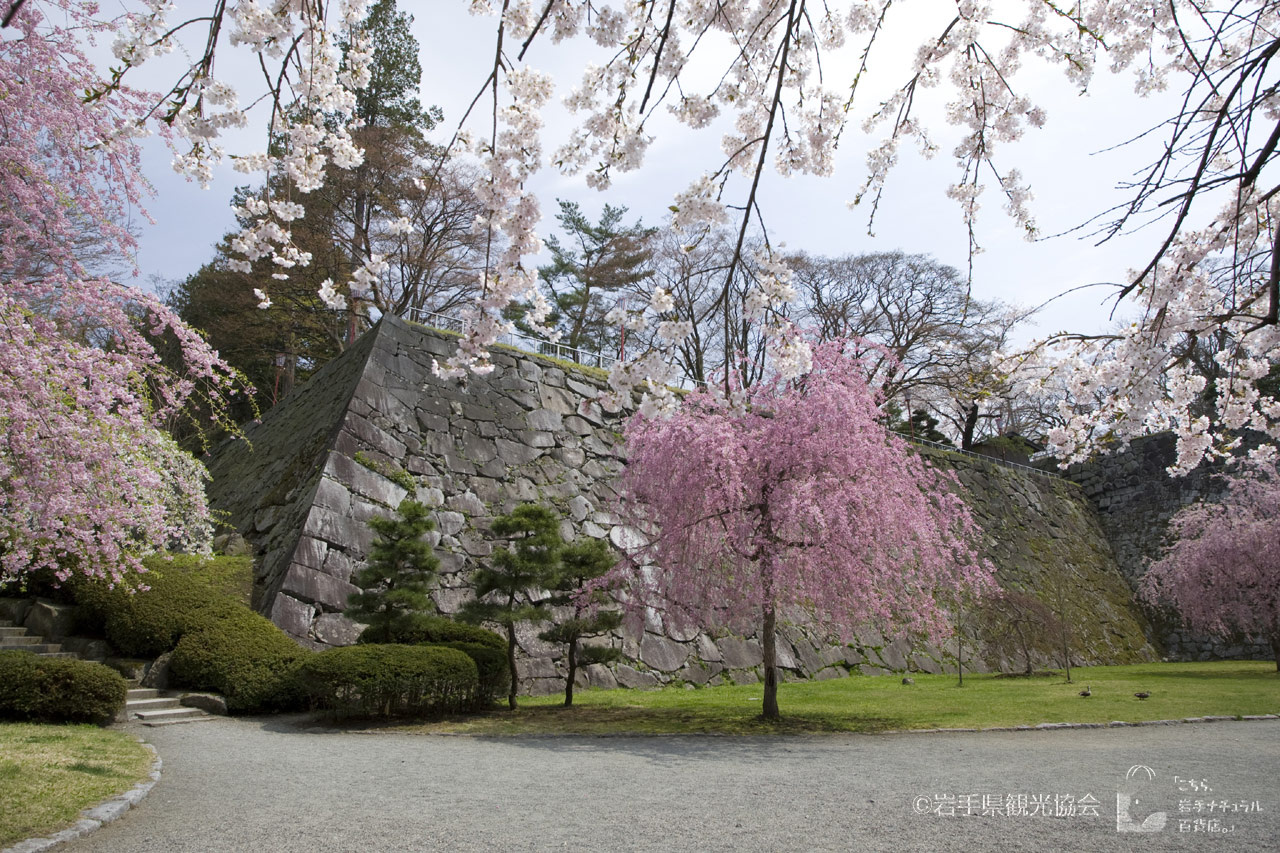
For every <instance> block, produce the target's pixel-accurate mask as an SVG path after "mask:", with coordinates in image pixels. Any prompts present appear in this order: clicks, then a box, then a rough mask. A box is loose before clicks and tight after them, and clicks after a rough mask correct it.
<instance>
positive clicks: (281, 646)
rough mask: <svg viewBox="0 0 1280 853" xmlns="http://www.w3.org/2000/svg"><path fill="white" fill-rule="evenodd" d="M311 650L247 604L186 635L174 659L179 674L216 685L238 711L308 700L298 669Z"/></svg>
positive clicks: (186, 681) (199, 684)
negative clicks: (299, 685) (299, 678)
mask: <svg viewBox="0 0 1280 853" xmlns="http://www.w3.org/2000/svg"><path fill="white" fill-rule="evenodd" d="M310 654H311V653H310V652H309V651H308V650H306V649H304V648H302V647H301V646H299V645H298V644H297V643H295V642H294V641H293V640H291V639H289V637H288V636H287V635H286V634H285V633H284V632H283V631H281V630H280V629H279V628H277V627H276V626H275V625H274V624H272V622H271V620H269V619H267V618H265V617H263V616H260V615H259V614H257V613H254V612H253V611H252V610H249V609H248V608H244V607H237V608H236V609H233V610H228V611H226V612H224V613H222V614H220V615H218V616H216V617H214V616H212V615H211V614H206V620H205V621H203V624H202V625H201V626H200V627H198V628H196V629H195V630H191V631H188V632H187V633H185V634H183V635H182V639H180V640H179V641H178V645H177V646H176V647H175V648H174V650H173V657H172V658H171V659H170V661H169V672H170V673H171V674H172V676H173V678H174V680H175V681H176V682H177V683H179V684H181V685H185V686H187V687H191V688H193V689H196V690H211V691H213V692H214V693H219V694H221V695H222V697H223V698H225V699H226V700H227V710H228V711H231V712H234V713H253V712H257V711H287V710H294V709H297V708H300V707H301V706H302V705H303V695H302V692H301V690H300V689H299V687H298V684H297V679H296V674H297V670H298V666H299V664H300V663H301V662H302V661H303V660H304V659H306V658H307V657H308V656H309V655H310Z"/></svg>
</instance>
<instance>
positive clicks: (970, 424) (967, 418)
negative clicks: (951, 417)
mask: <svg viewBox="0 0 1280 853" xmlns="http://www.w3.org/2000/svg"><path fill="white" fill-rule="evenodd" d="M977 426H978V404H977V403H973V404H972V405H970V406H969V408H968V409H966V410H965V413H964V432H963V433H962V434H961V435H960V449H961V450H972V449H973V431H974V430H975V429H976V428H977Z"/></svg>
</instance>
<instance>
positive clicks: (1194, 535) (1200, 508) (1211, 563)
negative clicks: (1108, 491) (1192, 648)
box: [1139, 470, 1280, 671]
mask: <svg viewBox="0 0 1280 853" xmlns="http://www.w3.org/2000/svg"><path fill="white" fill-rule="evenodd" d="M1170 530H1171V532H1172V536H1173V537H1174V541H1173V544H1172V545H1170V546H1169V548H1168V550H1166V551H1165V553H1164V556H1163V557H1161V558H1160V559H1159V560H1158V561H1156V562H1154V563H1153V564H1152V565H1151V568H1150V569H1148V570H1147V574H1146V575H1145V576H1144V578H1143V581H1142V587H1141V589H1140V590H1139V593H1140V595H1141V597H1142V598H1143V599H1145V600H1146V601H1147V602H1148V603H1150V604H1153V605H1167V606H1169V607H1171V608H1172V609H1173V610H1174V611H1176V612H1177V613H1178V615H1179V616H1181V617H1182V620H1183V622H1184V623H1185V624H1186V626H1187V627H1188V628H1190V629H1191V630H1192V631H1197V632H1201V633H1204V634H1209V635H1212V636H1217V637H1224V638H1225V637H1230V636H1232V635H1235V634H1251V635H1256V636H1261V637H1265V638H1266V639H1267V640H1268V641H1269V642H1270V643H1271V649H1272V652H1273V654H1274V655H1275V659H1276V670H1277V671H1280V550H1277V548H1276V542H1277V537H1280V479H1278V478H1277V475H1276V473H1275V472H1274V471H1271V472H1263V471H1261V470H1250V471H1246V472H1244V473H1240V474H1237V475H1235V476H1234V477H1233V478H1232V479H1231V480H1230V482H1229V483H1228V486H1227V494H1226V497H1225V499H1224V500H1223V501H1221V502H1220V503H1204V502H1202V503H1197V504H1192V505H1191V506H1189V507H1186V508H1185V509H1183V510H1182V511H1181V512H1179V513H1178V514H1177V515H1176V516H1174V518H1173V521H1172V522H1171V525H1170Z"/></svg>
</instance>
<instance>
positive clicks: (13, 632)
mask: <svg viewBox="0 0 1280 853" xmlns="http://www.w3.org/2000/svg"><path fill="white" fill-rule="evenodd" d="M26 633H27V629H26V628H19V627H18V626H17V625H14V624H12V623H10V624H8V625H0V637H23V636H26Z"/></svg>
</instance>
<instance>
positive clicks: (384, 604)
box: [346, 498, 440, 643]
mask: <svg viewBox="0 0 1280 853" xmlns="http://www.w3.org/2000/svg"><path fill="white" fill-rule="evenodd" d="M427 513H428V509H427V507H426V505H424V504H421V503H418V502H417V501H414V500H409V499H407V498H406V499H405V500H403V501H401V502H400V506H399V507H398V508H397V509H396V515H395V517H393V518H371V519H369V526H370V527H372V528H373V530H374V532H375V533H377V534H378V538H377V539H376V540H375V541H374V543H373V547H372V548H371V549H370V551H369V561H368V562H367V563H366V564H365V567H364V568H363V569H361V570H360V571H358V572H356V573H355V574H354V575H353V576H352V578H351V582H352V583H353V584H355V585H356V586H358V587H360V589H361V592H357V593H353V594H352V595H351V597H350V598H349V599H347V611H346V614H347V616H349V617H350V618H352V619H354V620H356V621H357V622H364V623H365V624H366V625H367V626H368V627H366V628H365V630H364V633H363V634H361V639H362V640H363V641H364V642H369V641H370V640H372V641H373V642H376V643H394V642H396V638H397V636H398V635H399V634H400V633H401V632H403V631H404V630H406V629H408V628H409V627H411V626H412V625H413V623H414V620H415V619H416V618H417V617H418V615H419V614H421V613H424V612H435V609H436V608H435V604H434V602H432V600H431V596H430V594H429V592H428V587H429V585H430V583H431V581H432V579H433V578H434V577H435V574H436V569H437V567H438V566H439V565H440V563H439V561H438V560H437V559H436V558H435V557H434V556H433V555H432V553H431V546H430V545H428V544H427V542H426V540H425V539H423V538H422V537H423V536H424V535H425V534H426V533H427V532H428V531H430V530H431V529H432V528H433V527H434V526H435V525H433V524H432V522H431V519H430V518H428V517H427Z"/></svg>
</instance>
